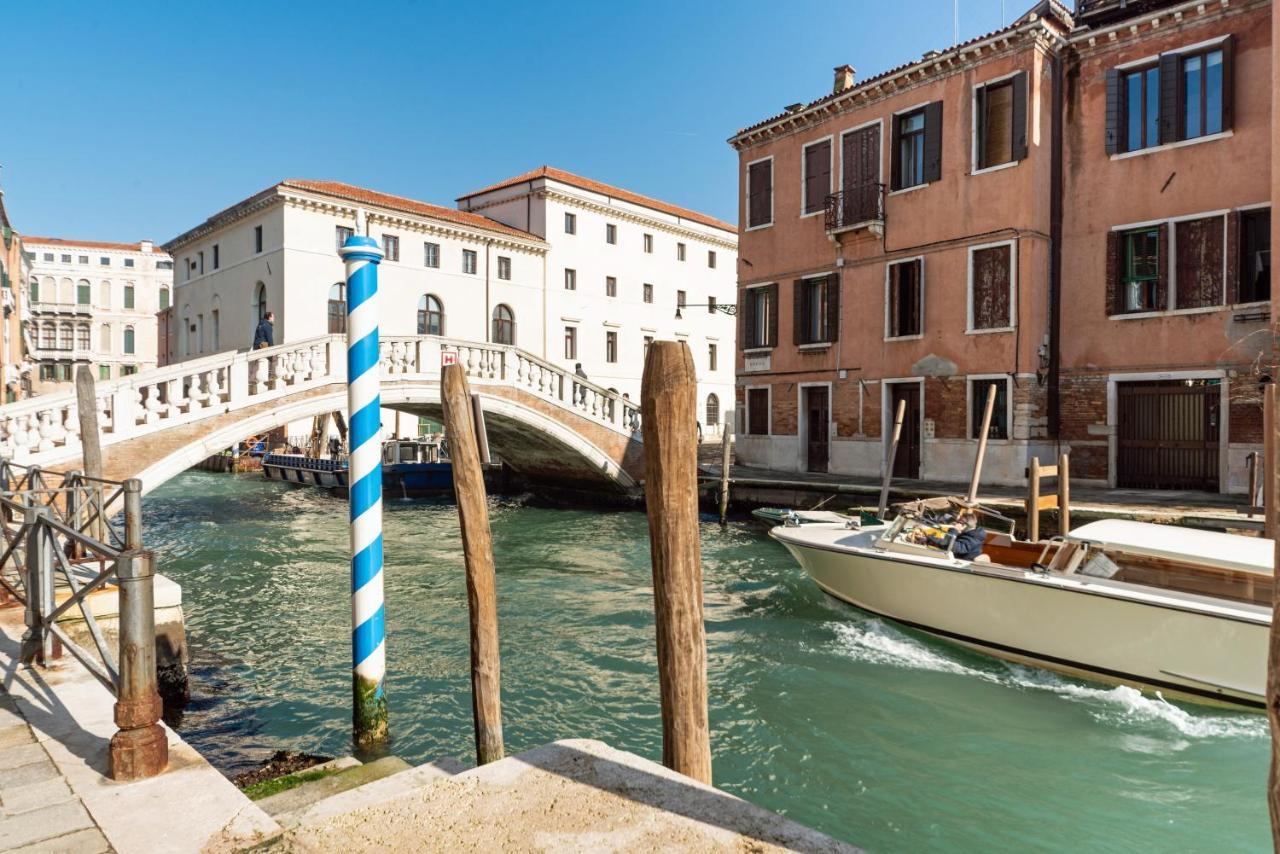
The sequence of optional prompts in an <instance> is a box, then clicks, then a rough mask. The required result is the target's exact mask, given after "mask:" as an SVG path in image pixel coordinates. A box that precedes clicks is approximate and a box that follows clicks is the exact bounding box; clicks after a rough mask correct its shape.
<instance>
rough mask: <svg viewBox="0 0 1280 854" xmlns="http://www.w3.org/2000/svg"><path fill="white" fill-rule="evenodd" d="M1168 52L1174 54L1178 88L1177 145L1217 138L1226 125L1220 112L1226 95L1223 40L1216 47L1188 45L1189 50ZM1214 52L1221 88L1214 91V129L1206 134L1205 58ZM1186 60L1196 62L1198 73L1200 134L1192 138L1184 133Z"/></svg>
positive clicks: (1206, 76)
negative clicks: (1217, 62)
mask: <svg viewBox="0 0 1280 854" xmlns="http://www.w3.org/2000/svg"><path fill="white" fill-rule="evenodd" d="M1170 53H1176V54H1177V55H1178V89H1179V93H1178V113H1179V115H1178V128H1179V131H1178V133H1179V136H1180V139H1179V142H1185V141H1189V140H1193V139H1203V138H1205V137H1209V136H1217V135H1218V134H1220V133H1223V132H1224V130H1225V129H1224V127H1223V125H1224V124H1225V123H1226V122H1225V119H1226V115H1225V110H1224V109H1223V105H1224V102H1225V100H1226V97H1227V92H1226V82H1227V81H1226V79H1225V77H1226V64H1227V62H1228V61H1229V60H1228V59H1227V52H1226V50H1225V40H1223V42H1221V43H1219V44H1209V45H1192V46H1190V47H1186V48H1181V49H1179V50H1177V51H1170ZM1214 53H1217V54H1220V60H1219V67H1220V69H1221V70H1220V71H1219V74H1220V85H1221V86H1222V89H1221V90H1220V91H1219V92H1218V129H1217V130H1215V131H1210V130H1209V129H1208V127H1209V116H1208V111H1207V107H1208V106H1209V87H1208V86H1207V85H1206V84H1207V83H1208V81H1209V56H1210V55H1211V54H1214ZM1189 59H1199V60H1200V72H1199V73H1200V103H1199V104H1198V105H1197V107H1198V109H1199V111H1200V128H1201V132H1200V133H1197V134H1195V135H1194V136H1192V135H1191V134H1190V133H1189V132H1188V131H1187V117H1188V115H1189V114H1188V111H1187V101H1186V95H1187V60H1189Z"/></svg>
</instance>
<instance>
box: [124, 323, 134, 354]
mask: <svg viewBox="0 0 1280 854" xmlns="http://www.w3.org/2000/svg"><path fill="white" fill-rule="evenodd" d="M124 354H125V355H126V356H132V355H133V327H132V326H126V327H125V328H124Z"/></svg>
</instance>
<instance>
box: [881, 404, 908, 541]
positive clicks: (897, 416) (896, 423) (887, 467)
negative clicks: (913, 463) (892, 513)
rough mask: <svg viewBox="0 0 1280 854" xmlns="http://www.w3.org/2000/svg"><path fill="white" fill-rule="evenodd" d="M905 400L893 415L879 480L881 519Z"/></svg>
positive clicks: (886, 501) (905, 408)
mask: <svg viewBox="0 0 1280 854" xmlns="http://www.w3.org/2000/svg"><path fill="white" fill-rule="evenodd" d="M906 411H907V402H906V401H905V400H899V401H898V411H897V412H895V413H894V415H893V439H892V440H891V441H890V442H889V456H888V457H886V458H885V461H884V477H883V479H881V481H880V503H879V504H877V505H876V518H877V519H883V518H884V514H885V512H886V511H887V510H888V509H889V484H890V483H891V482H892V481H893V462H894V460H896V459H897V458H898V440H899V439H901V438H902V419H903V417H904V416H905V414H906Z"/></svg>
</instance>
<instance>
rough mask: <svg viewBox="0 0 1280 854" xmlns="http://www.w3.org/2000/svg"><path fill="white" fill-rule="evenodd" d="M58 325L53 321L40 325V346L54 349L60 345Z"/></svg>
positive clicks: (43, 348) (45, 348) (44, 348)
mask: <svg viewBox="0 0 1280 854" xmlns="http://www.w3.org/2000/svg"><path fill="white" fill-rule="evenodd" d="M57 335H58V327H56V326H54V325H53V324H52V323H46V324H44V325H43V326H41V327H40V348H41V349H42V350H52V349H53V348H54V347H56V346H57V345H58V341H57Z"/></svg>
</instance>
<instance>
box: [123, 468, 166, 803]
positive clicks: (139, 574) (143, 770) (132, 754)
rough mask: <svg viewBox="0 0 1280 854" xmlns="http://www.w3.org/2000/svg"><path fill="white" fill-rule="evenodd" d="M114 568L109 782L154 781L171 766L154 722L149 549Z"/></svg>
mask: <svg viewBox="0 0 1280 854" xmlns="http://www.w3.org/2000/svg"><path fill="white" fill-rule="evenodd" d="M129 483H133V484H138V483H139V482H138V481H136V480H134V481H129ZM139 485H140V484H139ZM134 494H135V495H140V494H141V493H140V492H135V493H134ZM127 497H128V493H126V499H127ZM127 508H128V505H127V504H126V512H128V511H127ZM116 567H117V570H116V582H117V584H118V585H119V594H118V595H119V597H120V655H119V667H120V677H119V682H118V683H117V685H116V706H115V721H116V726H117V727H119V730H117V732H116V734H115V735H113V736H111V779H113V780H140V779H142V778H144V777H154V776H155V775H157V774H159V773H160V772H161V771H163V770H164V769H165V768H166V767H167V766H168V764H169V740H168V737H167V736H166V735H165V732H164V727H162V726H160V724H159V723H158V721H159V720H160V714H161V712H163V711H164V708H163V706H162V704H161V702H160V691H159V690H158V688H157V685H156V614H155V590H154V580H155V556H154V555H153V554H152V553H151V552H149V551H142V550H130V551H125V552H122V553H121V554H120V556H119V557H118V558H117V559H116Z"/></svg>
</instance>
